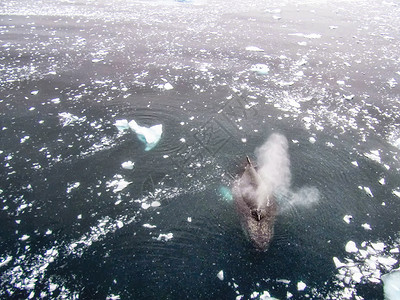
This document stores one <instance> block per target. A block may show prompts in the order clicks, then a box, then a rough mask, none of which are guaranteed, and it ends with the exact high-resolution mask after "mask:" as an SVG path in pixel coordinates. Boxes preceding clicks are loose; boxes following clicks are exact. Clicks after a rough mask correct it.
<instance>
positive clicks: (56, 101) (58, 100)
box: [50, 98, 60, 104]
mask: <svg viewBox="0 0 400 300" xmlns="http://www.w3.org/2000/svg"><path fill="white" fill-rule="evenodd" d="M50 101H51V102H52V103H54V104H59V103H60V98H54V99H51V100H50Z"/></svg>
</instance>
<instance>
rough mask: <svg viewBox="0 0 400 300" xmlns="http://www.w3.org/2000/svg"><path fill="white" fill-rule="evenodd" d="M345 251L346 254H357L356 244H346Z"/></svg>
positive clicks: (349, 242) (351, 242) (350, 242)
mask: <svg viewBox="0 0 400 300" xmlns="http://www.w3.org/2000/svg"><path fill="white" fill-rule="evenodd" d="M345 250H346V252H349V253H357V252H358V248H357V246H356V243H354V242H353V241H348V242H347V244H346V248H345Z"/></svg>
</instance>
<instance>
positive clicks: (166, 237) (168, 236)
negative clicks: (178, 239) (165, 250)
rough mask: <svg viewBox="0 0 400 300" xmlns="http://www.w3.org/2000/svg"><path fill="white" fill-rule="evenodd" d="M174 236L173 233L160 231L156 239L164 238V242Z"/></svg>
mask: <svg viewBox="0 0 400 300" xmlns="http://www.w3.org/2000/svg"><path fill="white" fill-rule="evenodd" d="M173 237H174V234H173V233H171V232H170V233H167V234H164V233H160V235H159V236H158V238H156V240H157V241H161V240H163V239H164V241H166V242H168V241H169V240H170V239H172V238H173Z"/></svg>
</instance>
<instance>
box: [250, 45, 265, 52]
mask: <svg viewBox="0 0 400 300" xmlns="http://www.w3.org/2000/svg"><path fill="white" fill-rule="evenodd" d="M246 50H247V51H254V52H264V50H263V49H261V48H258V47H256V46H247V47H246Z"/></svg>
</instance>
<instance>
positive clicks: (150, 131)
mask: <svg viewBox="0 0 400 300" xmlns="http://www.w3.org/2000/svg"><path fill="white" fill-rule="evenodd" d="M114 125H115V126H116V127H117V128H118V130H119V131H125V130H127V129H131V130H132V131H133V132H135V133H136V134H137V136H138V138H139V140H140V141H141V142H143V143H144V144H145V145H146V148H145V149H144V150H145V151H150V150H151V149H153V148H154V147H155V146H157V144H158V142H159V141H160V139H161V135H162V132H163V128H162V127H163V126H162V124H157V125H153V126H150V127H145V126H140V125H138V124H137V123H136V121H135V120H131V121H130V122H128V120H116V121H115V123H114Z"/></svg>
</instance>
